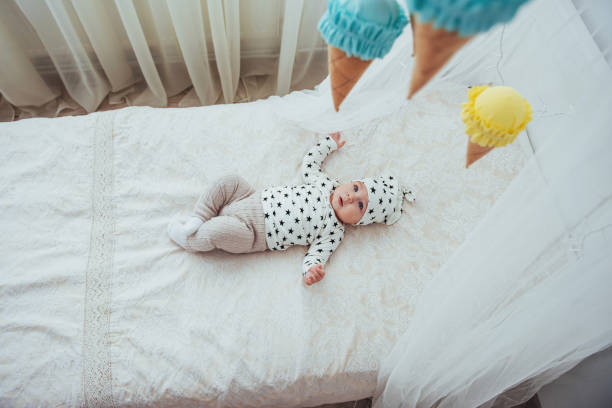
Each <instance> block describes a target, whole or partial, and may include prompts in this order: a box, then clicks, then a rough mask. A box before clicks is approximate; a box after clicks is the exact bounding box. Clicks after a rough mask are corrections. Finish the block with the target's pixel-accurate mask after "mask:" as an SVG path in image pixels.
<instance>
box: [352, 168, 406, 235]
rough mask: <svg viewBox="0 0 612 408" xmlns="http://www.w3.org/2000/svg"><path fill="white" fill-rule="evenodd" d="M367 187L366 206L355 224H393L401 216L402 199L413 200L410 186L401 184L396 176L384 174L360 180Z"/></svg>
mask: <svg viewBox="0 0 612 408" xmlns="http://www.w3.org/2000/svg"><path fill="white" fill-rule="evenodd" d="M360 181H361V182H362V183H363V184H365V186H366V188H367V189H368V207H367V208H366V211H365V213H364V214H363V217H361V219H360V220H359V222H358V223H357V224H356V225H368V224H372V223H373V222H381V223H382V222H384V223H385V224H387V225H391V224H394V223H395V222H397V220H399V219H400V217H401V216H402V201H403V200H404V199H406V201H408V202H410V203H412V202H414V200H415V196H414V193H413V191H412V189H411V188H410V187H406V186H402V185H401V184H400V183H399V181H398V180H397V178H396V177H393V176H389V175H384V176H378V177H373V178H369V177H368V178H364V179H362V180H360Z"/></svg>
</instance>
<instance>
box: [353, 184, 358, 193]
mask: <svg viewBox="0 0 612 408" xmlns="http://www.w3.org/2000/svg"><path fill="white" fill-rule="evenodd" d="M357 190H359V187H357V184H353V191H355V192H357Z"/></svg>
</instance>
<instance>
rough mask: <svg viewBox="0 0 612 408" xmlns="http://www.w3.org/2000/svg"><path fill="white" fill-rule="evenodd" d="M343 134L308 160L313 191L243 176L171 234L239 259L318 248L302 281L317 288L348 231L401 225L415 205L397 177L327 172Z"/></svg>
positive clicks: (221, 183) (191, 246)
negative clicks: (254, 183) (405, 206)
mask: <svg viewBox="0 0 612 408" xmlns="http://www.w3.org/2000/svg"><path fill="white" fill-rule="evenodd" d="M340 139H341V136H340V133H333V134H330V135H329V136H325V137H322V138H321V139H320V140H319V143H317V145H316V146H314V147H313V148H312V149H310V151H309V152H308V153H307V154H306V156H305V157H304V161H303V163H302V173H303V177H304V181H305V182H306V184H302V185H297V186H281V187H269V188H265V189H263V190H262V191H255V190H254V189H253V188H252V187H251V186H250V185H249V184H248V183H247V182H246V181H245V180H244V179H242V178H241V177H239V176H226V177H223V178H221V179H220V180H218V181H217V182H216V183H215V184H214V185H213V186H212V187H210V188H209V189H208V190H207V191H206V192H205V193H204V194H202V195H201V196H200V199H199V200H198V202H197V203H196V205H195V208H194V214H193V215H192V216H191V217H190V218H189V219H188V220H186V221H185V222H181V221H178V220H173V221H172V222H170V225H169V226H168V234H169V235H170V238H172V240H173V241H174V242H176V243H177V244H178V245H180V246H181V247H183V248H185V249H187V250H190V251H210V250H212V249H215V248H216V249H222V250H224V251H227V252H232V253H246V252H256V251H265V250H267V249H270V250H272V251H278V250H285V249H287V248H288V247H289V246H292V245H310V248H309V249H308V251H307V253H306V255H305V256H304V261H303V266H302V271H303V272H302V276H303V278H304V282H305V283H306V285H312V284H313V283H315V282H318V281H320V280H321V279H323V277H324V276H325V271H324V270H323V265H325V263H326V262H327V260H328V259H329V257H330V255H331V254H332V253H333V252H334V250H335V249H336V248H337V247H338V245H340V242H342V237H343V236H344V225H345V224H353V225H367V224H371V223H373V222H384V223H385V224H387V225H391V224H393V223H395V222H396V221H397V220H398V219H399V218H400V216H401V212H402V210H401V207H402V200H403V199H404V198H405V199H406V200H407V201H409V202H413V201H414V195H413V194H412V191H410V190H409V189H405V188H402V186H400V184H399V182H398V180H397V179H396V178H395V177H393V176H379V177H375V178H364V179H362V180H356V181H353V182H350V183H345V184H340V183H338V182H337V181H335V180H331V179H330V178H329V177H328V176H327V175H326V174H325V173H323V172H322V171H321V164H322V163H323V160H325V158H326V157H327V155H328V154H329V153H331V152H333V151H335V150H337V149H339V148H341V147H342V146H344V143H345V141H341V140H340Z"/></svg>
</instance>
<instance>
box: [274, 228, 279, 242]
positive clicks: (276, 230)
mask: <svg viewBox="0 0 612 408" xmlns="http://www.w3.org/2000/svg"><path fill="white" fill-rule="evenodd" d="M274 232H276V233H277V234H278V228H277V229H275V230H274ZM276 244H277V245H278V242H277V243H276Z"/></svg>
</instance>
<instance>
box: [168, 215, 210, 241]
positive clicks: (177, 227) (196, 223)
mask: <svg viewBox="0 0 612 408" xmlns="http://www.w3.org/2000/svg"><path fill="white" fill-rule="evenodd" d="M200 225H202V220H201V219H199V218H198V217H193V216H192V217H189V218H188V219H187V220H186V221H185V222H182V221H180V220H179V219H176V218H175V219H173V220H172V221H170V223H169V224H168V235H169V236H170V238H171V239H172V240H173V241H174V242H176V243H177V244H178V245H180V246H182V247H183V248H185V247H186V246H187V237H189V236H190V235H191V234H193V233H194V232H196V231H197V230H198V228H200Z"/></svg>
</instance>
